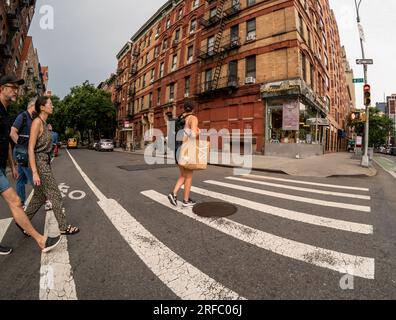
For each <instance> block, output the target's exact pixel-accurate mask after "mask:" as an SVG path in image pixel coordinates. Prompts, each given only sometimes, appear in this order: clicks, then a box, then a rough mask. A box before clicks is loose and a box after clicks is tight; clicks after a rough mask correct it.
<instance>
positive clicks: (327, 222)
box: [191, 187, 373, 234]
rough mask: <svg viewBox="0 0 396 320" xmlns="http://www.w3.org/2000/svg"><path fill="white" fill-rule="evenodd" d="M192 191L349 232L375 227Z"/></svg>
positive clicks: (271, 213) (268, 212) (367, 232)
mask: <svg viewBox="0 0 396 320" xmlns="http://www.w3.org/2000/svg"><path fill="white" fill-rule="evenodd" d="M191 191H192V192H195V193H198V194H200V195H203V196H207V197H211V198H215V199H219V200H222V201H225V202H229V203H233V204H236V205H239V206H242V207H246V208H249V209H252V210H256V211H259V212H263V213H266V214H270V215H273V216H277V217H281V218H285V219H289V220H294V221H298V222H303V223H308V224H312V225H317V226H321V227H327V228H333V229H338V230H343V231H349V232H355V233H361V234H373V227H372V226H371V225H366V224H360V223H355V222H348V221H343V220H337V219H331V218H324V217H319V216H315V215H311V214H306V213H302V212H298V211H292V210H286V209H282V208H278V207H273V206H269V205H266V204H262V203H258V202H254V201H249V200H246V199H241V198H237V197H233V196H229V195H226V194H223V193H218V192H212V191H209V190H205V189H201V188H197V187H192V188H191Z"/></svg>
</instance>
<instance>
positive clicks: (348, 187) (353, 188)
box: [243, 174, 370, 192]
mask: <svg viewBox="0 0 396 320" xmlns="http://www.w3.org/2000/svg"><path fill="white" fill-rule="evenodd" d="M243 177H246V178H255V179H261V180H272V181H280V182H290V183H295V184H304V185H310V186H317V187H326V188H335V189H345V190H356V191H367V192H368V191H370V190H369V189H368V188H359V187H350V186H341V185H335V184H327V183H317V182H310V181H301V180H293V179H283V178H275V177H272V176H263V175H255V174H246V175H244V176H243Z"/></svg>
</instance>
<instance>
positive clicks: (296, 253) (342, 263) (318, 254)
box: [142, 190, 375, 279]
mask: <svg viewBox="0 0 396 320" xmlns="http://www.w3.org/2000/svg"><path fill="white" fill-rule="evenodd" d="M142 194H143V195H144V196H146V197H148V198H150V199H151V200H153V201H155V202H157V203H159V204H161V205H163V206H165V207H167V208H169V209H172V210H174V211H176V212H179V213H182V214H183V215H185V216H187V217H189V218H192V219H194V220H196V221H199V222H201V223H203V224H205V225H207V226H209V227H211V228H214V229H216V230H218V231H221V232H223V233H224V234H226V235H229V236H232V237H234V238H236V239H239V240H241V241H244V242H247V243H249V244H252V245H255V246H257V247H259V248H262V249H264V250H267V251H271V252H273V253H276V254H279V255H282V256H285V257H288V258H292V259H295V260H299V261H303V262H306V263H309V264H312V265H315V266H318V267H322V268H327V269H330V270H334V271H337V272H340V273H341V274H349V275H352V276H356V277H361V278H366V279H374V276H375V272H374V271H375V260H374V259H373V258H368V257H360V256H354V255H350V254H346V253H341V252H337V251H333V250H327V249H323V248H319V247H315V246H312V245H307V244H304V243H300V242H297V241H293V240H289V239H285V238H281V237H278V236H275V235H273V234H270V233H266V232H263V231H260V230H257V229H254V228H251V227H248V226H245V225H242V224H240V223H237V222H234V221H232V220H229V219H225V218H221V219H218V218H209V219H208V218H203V217H200V216H197V215H196V214H194V213H193V211H192V208H180V207H174V206H172V205H171V204H170V203H169V201H168V199H167V197H166V196H165V195H162V194H160V193H158V192H156V191H154V190H148V191H144V192H142Z"/></svg>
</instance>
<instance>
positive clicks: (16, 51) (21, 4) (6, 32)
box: [0, 0, 36, 76]
mask: <svg viewBox="0 0 396 320" xmlns="http://www.w3.org/2000/svg"><path fill="white" fill-rule="evenodd" d="M35 5H36V1H35V0H2V1H0V74H5V73H11V72H14V73H18V72H19V74H18V75H19V76H20V72H21V66H20V65H21V61H22V51H23V48H24V44H25V41H26V39H27V34H28V30H29V27H30V23H31V21H32V19H33V14H34V9H35Z"/></svg>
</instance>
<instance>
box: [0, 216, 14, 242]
mask: <svg viewBox="0 0 396 320" xmlns="http://www.w3.org/2000/svg"><path fill="white" fill-rule="evenodd" d="M12 220H13V219H12V218H6V219H0V243H1V241H3V238H4V236H5V234H6V233H7V230H8V228H9V227H10V224H11V222H12Z"/></svg>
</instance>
